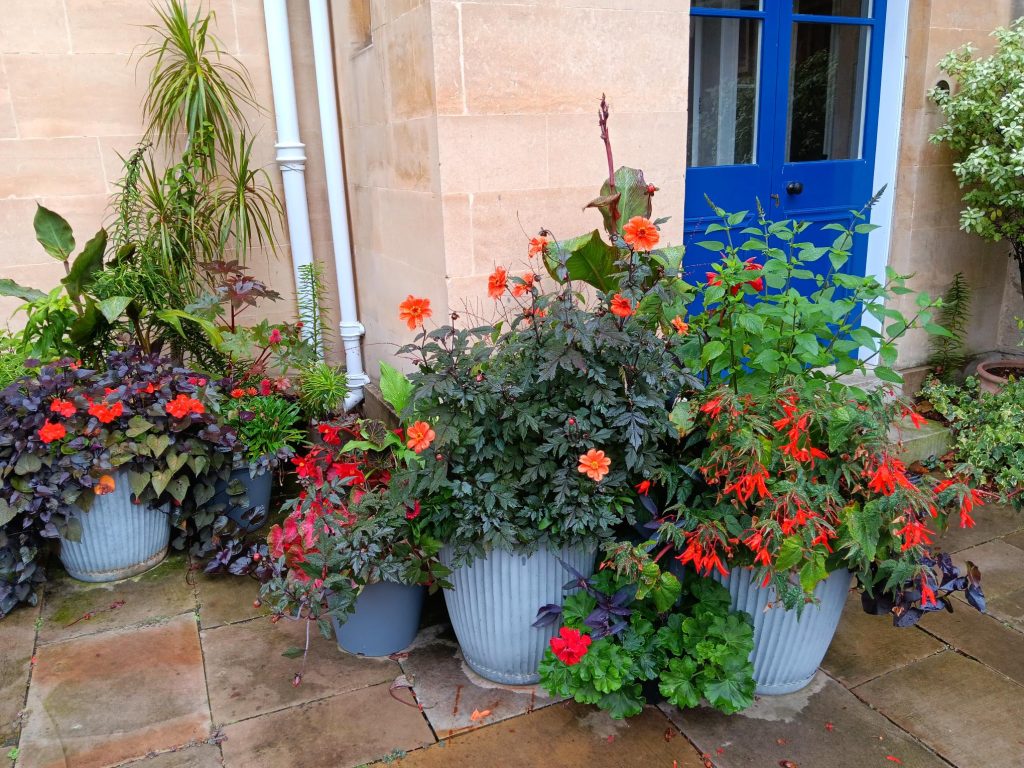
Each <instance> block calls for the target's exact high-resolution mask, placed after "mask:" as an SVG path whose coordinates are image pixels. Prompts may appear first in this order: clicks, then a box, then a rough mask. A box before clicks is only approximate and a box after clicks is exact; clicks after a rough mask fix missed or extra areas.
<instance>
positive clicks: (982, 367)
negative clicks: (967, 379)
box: [977, 357, 1024, 383]
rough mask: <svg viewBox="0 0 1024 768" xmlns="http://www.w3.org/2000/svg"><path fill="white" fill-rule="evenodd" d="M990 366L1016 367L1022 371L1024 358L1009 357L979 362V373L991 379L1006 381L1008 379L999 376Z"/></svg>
mask: <svg viewBox="0 0 1024 768" xmlns="http://www.w3.org/2000/svg"><path fill="white" fill-rule="evenodd" d="M990 368H1016V369H1018V370H1020V371H1024V360H1021V359H1020V358H1013V357H1008V358H1004V359H999V360H986V361H985V362H984V363H978V368H977V371H978V375H979V376H980V377H981V378H983V379H987V380H989V381H996V382H999V383H1005V382H1007V381H1008V379H1006V378H1004V377H1002V376H997V375H996V374H994V373H991V372H990V371H989V369H990Z"/></svg>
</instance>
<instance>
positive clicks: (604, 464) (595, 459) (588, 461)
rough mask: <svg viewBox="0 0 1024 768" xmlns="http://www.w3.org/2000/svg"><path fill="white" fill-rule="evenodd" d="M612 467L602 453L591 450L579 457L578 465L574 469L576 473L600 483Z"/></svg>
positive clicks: (609, 460) (610, 462) (610, 461)
mask: <svg viewBox="0 0 1024 768" xmlns="http://www.w3.org/2000/svg"><path fill="white" fill-rule="evenodd" d="M611 465H612V460H611V459H610V458H608V457H607V456H605V455H604V451H598V450H595V449H594V448H591V449H590V450H589V451H587V452H586V453H584V454H583V455H582V456H580V464H579V466H578V467H577V468H576V469H577V471H578V472H580V473H581V474H584V475H586V476H587V477H589V478H590V479H591V480H593V481H594V482H595V483H599V482H601V480H602V479H604V476H605V475H607V474H608V470H609V468H610V467H611Z"/></svg>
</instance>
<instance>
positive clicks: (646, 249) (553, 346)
mask: <svg viewBox="0 0 1024 768" xmlns="http://www.w3.org/2000/svg"><path fill="white" fill-rule="evenodd" d="M616 179H617V180H618V183H619V187H618V189H619V192H615V191H614V189H613V190H612V193H611V196H610V197H609V194H608V189H607V188H606V189H604V190H602V191H603V192H604V193H606V194H603V195H602V197H601V198H599V199H598V200H597V201H595V206H597V207H601V206H605V207H607V206H609V205H612V207H613V208H615V213H614V216H611V217H610V218H608V221H609V230H608V239H609V240H610V241H611V242H610V243H609V242H606V241H605V240H604V239H603V238H602V237H601V235H600V233H599V232H598V231H597V230H595V231H594V232H592V233H590V234H588V235H584V236H582V237H579V238H574V239H572V240H568V241H564V242H555V241H554V240H553V239H552V238H551V237H550V233H547V232H541V234H539V235H538V236H537V237H535V238H533V240H531V242H530V246H529V258H530V262H529V265H528V267H527V268H526V269H525V270H524V271H523V272H521V273H519V274H518V275H513V274H511V273H510V272H508V271H507V270H506V269H505V268H503V267H498V268H497V269H496V270H495V271H494V273H493V274H492V275H491V276H490V278H489V279H488V292H489V294H490V296H491V297H492V298H493V299H494V300H495V302H496V306H497V307H498V310H499V312H498V314H499V317H500V318H501V319H500V320H499V321H498V322H495V323H492V324H484V325H480V324H475V323H472V324H467V323H465V322H463V321H462V319H461V318H460V316H459V314H458V313H452V314H451V316H450V320H451V322H450V324H448V325H443V326H441V327H439V328H436V329H428V328H427V327H426V324H425V321H426V320H428V319H429V318H430V316H431V314H432V309H431V307H430V304H429V301H427V300H426V299H421V298H417V297H414V296H410V297H408V298H407V299H406V301H404V302H403V303H402V305H401V307H400V317H401V318H402V319H403V320H405V321H406V322H407V324H408V326H409V328H410V329H413V330H418V335H417V338H416V342H415V343H414V344H411V345H408V346H406V347H404V348H403V349H402V350H401V352H400V354H403V355H405V356H406V357H407V358H408V359H410V360H411V362H412V364H413V365H414V366H415V370H414V372H413V373H412V375H411V379H412V381H413V384H414V386H415V393H414V396H413V401H412V405H411V407H410V410H409V412H408V413H409V414H410V415H414V417H415V418H416V419H418V424H419V425H420V426H419V427H418V432H416V433H414V432H413V430H412V428H410V430H409V432H408V435H409V437H410V438H416V440H417V442H416V443H415V444H414V447H417V448H418V449H421V450H422V451H423V455H424V457H425V458H424V463H423V466H422V467H421V468H419V469H417V470H416V477H415V479H414V483H413V490H412V495H413V496H414V497H415V498H418V499H420V500H421V502H422V503H423V505H424V510H425V511H424V514H425V515H426V516H427V521H428V523H429V526H430V530H431V531H433V533H434V535H435V536H437V537H438V538H439V539H441V540H443V541H444V542H445V546H444V548H443V549H442V550H441V559H442V562H444V563H445V564H446V565H448V566H450V567H451V568H452V569H453V573H452V576H451V582H452V585H453V588H452V589H446V590H445V601H446V603H447V606H448V612H449V616H450V617H451V620H452V623H453V626H454V629H455V633H456V636H457V637H458V639H459V643H460V645H461V647H462V653H463V656H464V658H465V660H466V662H467V664H469V666H470V667H471V668H472V669H473V670H474V671H476V672H477V673H479V674H480V675H482V676H483V677H485V678H488V679H490V680H494V681H497V682H501V683H510V684H527V683H533V682H536V681H537V679H538V676H537V667H538V664H539V663H540V661H541V659H542V657H543V655H544V652H545V650H546V649H547V647H548V641H549V640H550V638H551V635H552V632H553V629H552V628H550V627H534V626H532V623H533V617H534V614H535V611H536V608H537V606H538V605H540V604H547V603H557V602H559V601H560V599H561V586H562V581H563V578H564V576H563V574H564V571H563V567H562V564H561V563H562V562H565V563H567V564H568V565H569V566H571V567H572V568H573V569H574V570H575V571H577V572H579V573H580V574H582V575H583V576H584V577H588V576H589V575H590V574H591V573H592V572H593V568H594V564H595V557H596V555H597V552H598V549H599V547H600V544H601V542H602V541H604V540H606V539H608V538H609V537H611V536H612V533H613V529H614V528H615V526H616V525H618V524H619V523H620V522H622V521H623V520H624V519H627V518H629V517H631V515H632V510H633V497H634V490H633V486H634V484H636V483H637V482H641V481H643V480H644V478H650V477H654V476H656V475H658V474H659V473H660V472H661V471H662V470H663V468H664V463H665V460H666V458H667V457H666V455H665V454H664V452H663V450H662V445H663V442H664V441H665V440H668V439H670V438H673V437H674V435H675V430H674V428H673V427H672V425H671V423H670V422H669V418H668V412H667V409H666V401H667V399H668V396H669V393H670V392H672V391H673V390H674V389H675V388H676V387H677V381H678V375H677V364H676V360H675V357H674V352H673V349H674V347H673V344H674V341H672V340H671V339H666V337H665V336H664V335H663V334H662V329H661V328H660V327H657V326H656V325H652V324H651V323H649V322H646V321H642V320H641V319H640V317H639V316H640V315H641V314H642V313H643V312H644V311H646V308H647V307H648V306H654V305H657V306H669V305H672V306H674V305H675V304H677V303H679V301H681V299H680V297H679V296H678V295H676V294H673V293H672V290H674V288H675V286H670V287H668V288H666V286H665V284H663V283H662V282H660V281H659V280H657V279H656V277H657V275H658V274H659V273H661V272H668V273H673V274H675V273H678V271H679V259H680V256H681V251H680V249H675V248H661V247H659V242H660V235H659V232H658V229H657V225H656V224H655V223H654V222H652V221H651V220H650V218H649V217H650V215H651V198H652V196H653V194H654V191H655V188H654V187H653V186H650V185H648V184H647V183H646V182H644V180H643V175H642V174H639V173H638V172H635V171H632V170H631V169H620V172H619V173H618V174H617V175H616ZM606 187H607V185H606ZM616 196H618V197H616ZM611 198H616V199H620V198H621V203H619V204H611V203H609V200H610V199H611ZM602 268H604V269H606V270H607V274H606V275H601V276H600V279H598V277H599V275H598V272H599V270H600V269H602ZM546 271H549V272H550V274H551V276H552V277H553V278H554V279H555V281H556V282H555V284H554V286H553V287H552V288H549V289H547V290H545V289H544V287H543V285H544V284H545V283H546V278H544V277H543V274H542V273H544V272H546ZM588 278H589V279H590V280H591V281H593V282H594V288H595V290H594V292H593V293H592V294H591V295H590V296H589V297H588V296H587V294H586V293H585V291H584V290H583V289H584V288H585V286H584V285H583V283H582V282H581V280H584V279H588ZM549 285H550V284H549ZM414 427H416V425H414Z"/></svg>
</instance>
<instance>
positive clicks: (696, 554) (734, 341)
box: [658, 209, 982, 693]
mask: <svg viewBox="0 0 1024 768" xmlns="http://www.w3.org/2000/svg"><path fill="white" fill-rule="evenodd" d="M716 213H717V214H718V215H719V217H720V222H718V223H715V224H713V225H712V226H711V227H710V228H709V230H708V232H709V235H710V236H715V237H719V238H721V239H720V240H719V241H718V242H716V243H710V244H708V247H712V248H714V249H716V250H718V249H719V248H720V249H721V251H722V252H723V256H722V259H721V261H720V262H719V263H718V264H716V265H715V266H714V267H713V268H712V270H711V271H709V272H708V273H707V275H706V278H705V280H704V282H703V284H702V285H701V286H700V287H699V292H698V293H699V298H700V304H701V306H702V307H703V310H702V311H701V313H700V314H698V315H694V316H691V317H690V318H689V324H688V329H689V332H688V335H687V339H686V341H685V342H684V343H683V344H682V345H681V347H680V354H681V356H682V358H683V359H684V361H685V362H686V365H687V367H688V368H689V369H690V370H691V371H692V372H693V373H695V374H697V376H698V379H699V381H700V382H701V386H700V387H697V386H690V387H688V388H686V389H684V391H683V392H682V393H681V396H680V398H679V399H678V401H677V403H676V405H675V406H674V408H673V411H672V418H673V421H674V422H675V424H676V426H677V427H678V429H679V433H680V435H681V436H683V438H684V442H681V443H680V445H679V446H678V450H677V455H678V456H679V460H680V463H681V464H682V465H683V466H684V467H685V468H686V469H687V470H688V472H689V473H690V476H691V479H692V482H691V484H690V486H689V487H688V488H686V489H684V493H683V494H682V495H677V496H676V497H675V498H673V499H671V500H670V501H669V503H668V506H667V507H664V511H663V512H662V513H659V514H658V517H659V519H660V520H661V521H662V522H663V523H664V524H663V525H662V526H661V528H660V530H659V534H660V536H661V537H662V539H663V540H664V541H666V542H669V543H671V544H672V545H674V546H675V547H676V548H677V549H678V551H679V555H678V559H679V562H680V563H681V564H683V565H687V566H689V567H692V568H694V569H695V570H697V571H698V572H699V573H702V574H708V575H712V576H713V577H714V578H716V579H718V580H719V581H721V582H722V583H723V584H724V585H725V586H726V587H727V588H728V589H729V591H730V594H731V595H732V604H733V607H734V608H736V609H739V610H743V611H745V612H746V613H749V614H750V615H751V616H752V617H753V618H754V635H755V650H754V655H753V662H754V676H755V678H756V680H757V683H758V687H757V690H758V692H759V693H787V692H790V691H794V690H797V689H799V688H801V687H803V686H804V685H806V684H807V683H808V682H809V681H810V679H811V677H812V676H813V674H814V672H815V670H816V668H817V666H818V664H819V663H820V661H821V659H822V657H823V656H824V654H825V651H826V650H827V648H828V645H829V643H830V641H831V638H832V635H833V633H834V632H835V629H836V626H837V625H838V622H839V616H840V614H841V611H842V609H843V605H844V603H845V601H846V596H847V593H848V590H849V588H850V584H851V572H852V573H853V574H854V575H855V576H856V578H857V581H858V583H859V584H860V586H861V587H862V588H863V589H864V591H865V593H866V595H867V601H866V605H867V606H868V607H870V608H871V609H872V610H880V611H882V612H887V611H888V610H889V609H892V612H893V613H894V614H895V616H894V620H895V622H896V623H897V624H898V625H908V624H911V623H913V622H915V621H916V620H917V619H918V618H920V616H921V615H922V613H923V612H926V611H933V610H940V609H942V608H952V603H950V602H949V601H948V600H946V599H944V598H945V594H944V593H947V592H948V591H949V590H951V589H958V588H959V589H966V588H968V587H972V591H971V592H969V593H968V597H969V599H975V601H976V602H978V604H982V603H981V592H980V585H969V584H967V583H966V581H956V580H950V579H948V578H946V577H945V575H944V574H936V573H935V572H934V571H933V566H934V561H933V560H931V559H930V554H929V548H928V545H929V544H930V543H931V541H932V536H933V535H934V533H935V531H936V530H939V529H941V528H942V526H944V525H945V524H946V521H947V517H948V515H947V510H948V509H949V508H951V507H956V506H959V510H960V512H959V522H960V524H961V525H964V526H969V525H973V524H974V523H973V519H972V518H971V514H970V513H971V511H972V509H973V508H974V506H976V505H977V504H978V503H979V502H980V496H979V493H978V491H976V490H973V489H971V488H969V487H968V486H967V485H966V483H964V482H962V481H960V480H954V479H949V480H946V481H943V482H939V481H937V480H936V479H934V478H930V477H914V476H911V475H910V474H909V473H908V471H907V469H906V467H904V465H903V463H902V462H901V461H900V460H899V458H898V447H897V446H894V445H893V444H892V441H891V439H890V437H889V426H890V425H891V424H892V423H894V422H895V421H896V420H897V419H898V418H901V417H906V416H909V417H910V418H911V419H913V420H915V423H916V421H917V420H919V419H920V417H919V416H917V414H915V413H913V412H912V411H911V410H910V408H909V407H908V406H907V405H906V404H904V403H903V402H901V401H900V400H899V399H898V398H896V397H895V395H894V393H893V391H892V389H891V388H890V387H888V386H886V385H885V382H892V383H898V382H899V380H900V379H899V376H898V374H897V373H896V372H895V371H893V370H892V369H891V368H890V367H888V366H889V365H890V364H891V363H892V362H893V360H894V359H895V346H894V341H895V340H896V339H897V338H898V337H899V336H901V335H902V334H903V333H905V332H906V330H907V329H908V328H911V327H915V326H919V325H920V326H923V327H924V328H926V329H928V330H930V331H933V332H939V333H941V332H946V331H944V330H943V329H941V328H937V327H935V326H934V325H933V324H932V323H931V320H930V312H931V309H932V307H933V306H934V302H933V301H932V300H931V299H930V298H929V297H927V296H926V295H921V296H919V297H918V301H917V305H918V308H919V311H918V314H917V315H915V316H914V317H913V318H910V319H906V318H904V317H903V316H901V315H900V314H899V313H898V312H896V311H895V310H893V309H892V308H891V307H890V306H887V305H886V304H885V300H886V299H887V298H888V297H889V296H891V295H892V294H894V293H905V292H907V289H906V288H905V287H904V281H903V278H901V277H899V276H898V275H894V274H891V275H890V276H889V281H888V283H887V284H886V285H881V284H879V283H878V282H877V281H876V280H875V279H874V278H872V277H856V276H853V275H848V274H845V273H844V272H843V267H844V266H845V264H846V263H847V261H848V259H849V250H848V249H849V248H850V245H851V243H852V241H853V238H854V237H855V236H856V234H857V233H866V232H867V231H869V229H870V228H869V226H868V225H865V224H863V223H858V224H856V225H855V227H854V228H853V229H850V230H845V231H840V233H839V237H838V238H837V239H836V240H835V242H834V243H833V245H832V246H830V247H818V246H815V245H813V244H812V243H811V242H810V240H811V237H810V236H809V233H807V232H806V230H807V225H805V224H801V223H796V222H791V221H783V222H771V223H769V222H768V221H766V220H765V217H764V214H763V213H762V214H761V216H760V223H759V225H758V226H757V227H753V228H751V229H747V230H744V233H743V234H744V236H747V237H749V238H750V239H749V240H747V242H746V243H745V244H744V245H743V250H744V251H746V252H747V253H750V252H753V253H756V254H757V257H756V258H745V256H746V254H745V253H744V254H741V253H740V251H739V248H738V247H736V246H734V245H732V244H729V245H726V242H729V243H733V242H736V241H737V240H738V238H737V235H736V234H735V233H732V232H731V230H732V228H733V227H735V226H736V224H737V222H739V221H741V220H743V219H744V218H745V216H746V214H745V213H744V214H727V213H725V212H723V211H721V210H719V209H716ZM840 229H841V228H840ZM801 235H803V238H801ZM776 238H777V240H776ZM780 244H781V245H780ZM826 259H827V260H828V263H829V265H830V267H829V268H826V269H816V267H815V265H816V263H817V262H819V261H822V260H826ZM812 270H815V271H812ZM798 279H812V280H814V281H815V282H814V284H813V285H812V288H811V290H810V291H809V292H807V293H801V292H799V291H797V290H795V289H794V288H793V287H792V286H793V283H794V281H795V280H798ZM865 315H867V316H874V317H875V318H877V319H878V320H879V321H880V323H879V325H880V326H881V327H880V328H878V329H876V328H874V327H872V326H871V325H869V324H866V323H864V324H862V322H861V318H862V317H863V316H865ZM874 362H878V363H879V364H878V365H876V366H874V367H873V368H871V369H870V370H871V371H872V372H873V373H874V375H875V376H876V377H877V379H878V380H879V384H880V386H877V387H875V388H874V389H870V390H867V391H865V390H864V389H860V388H857V387H855V386H853V385H851V384H849V383H847V380H845V379H844V378H843V374H845V373H852V372H859V373H861V374H865V373H866V372H867V369H866V365H867V364H868V363H874ZM954 519H955V518H954ZM958 578H959V577H958ZM979 578H980V577H979ZM975 587H976V589H975Z"/></svg>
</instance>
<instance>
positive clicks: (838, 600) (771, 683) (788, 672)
mask: <svg viewBox="0 0 1024 768" xmlns="http://www.w3.org/2000/svg"><path fill="white" fill-rule="evenodd" d="M713 575H714V578H715V580H716V581H718V582H719V583H721V584H722V585H723V586H724V587H725V588H726V589H728V590H729V594H730V595H731V596H732V607H733V609H734V610H737V611H745V612H747V613H748V614H750V617H751V618H752V619H753V620H754V651H753V653H752V654H751V655H750V660H751V661H752V662H753V663H754V680H756V681H757V690H756V693H757V694H758V695H762V696H764V695H768V696H773V695H778V694H783V693H792V692H793V691H799V690H800V689H801V688H803V687H805V686H806V685H807V684H808V683H810V682H811V679H812V678H813V677H814V673H815V672H817V670H818V666H819V665H820V664H821V660H822V659H823V658H825V653H826V652H827V651H828V646H829V644H830V643H831V642H832V637H833V635H835V633H836V628H837V627H838V626H839V618H840V617H841V616H842V613H843V606H845V605H846V597H847V594H848V593H849V591H850V580H851V578H852V575H851V574H850V572H849V571H847V570H842V571H834V572H833V573H832V574H831V575H830V576H829V577H828V578H827V579H825V580H824V581H821V582H819V583H818V586H817V587H815V588H814V597H815V598H816V600H817V603H816V604H808V605H805V606H804V609H803V612H802V613H801V614H800V615H799V616H797V612H796V611H795V610H792V611H788V610H786V609H785V608H783V607H782V606H781V605H780V606H775V605H773V607H770V608H769V607H768V606H769V604H774V602H775V589H774V588H773V587H771V586H768V587H762V586H761V584H760V583H759V582H758V581H756V580H755V579H754V571H753V570H752V569H750V568H733V569H732V570H730V571H729V575H728V576H722V575H721V574H719V573H717V572H715V573H714V574H713Z"/></svg>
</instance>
